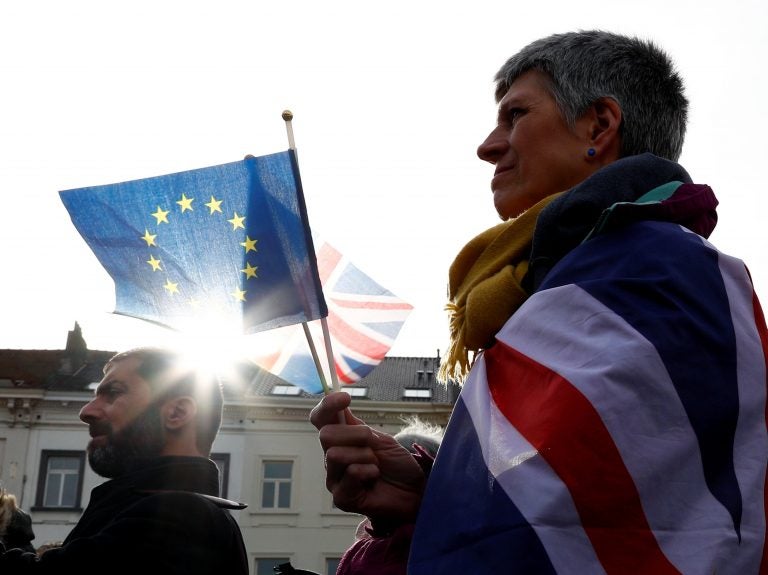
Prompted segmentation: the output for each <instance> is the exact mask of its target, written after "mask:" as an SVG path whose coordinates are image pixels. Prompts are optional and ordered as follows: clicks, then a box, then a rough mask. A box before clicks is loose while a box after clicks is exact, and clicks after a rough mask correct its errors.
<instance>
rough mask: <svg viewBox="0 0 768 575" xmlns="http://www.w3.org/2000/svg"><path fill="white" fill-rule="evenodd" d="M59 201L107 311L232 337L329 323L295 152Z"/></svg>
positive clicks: (70, 193) (80, 192)
mask: <svg viewBox="0 0 768 575" xmlns="http://www.w3.org/2000/svg"><path fill="white" fill-rule="evenodd" d="M60 196H61V199H62V201H63V202H64V205H65V206H66V208H67V211H68V212H69V215H70V217H71V218H72V222H73V223H74V224H75V227H76V228H77V230H78V231H79V232H80V234H81V235H82V236H83V238H84V239H85V241H86V242H87V243H88V245H89V246H90V247H91V249H92V250H93V252H94V254H96V257H97V258H98V259H99V261H100V262H101V264H102V265H103V266H104V267H105V268H106V270H107V272H108V273H109V275H110V276H112V279H113V280H114V281H115V291H116V296H117V297H116V305H115V313H118V314H123V315H127V316H132V317H136V318H140V319H144V320H147V321H151V322H156V323H159V324H162V325H165V326H168V327H171V328H174V329H180V330H184V329H188V328H190V327H200V326H203V325H208V323H209V321H214V322H215V323H216V325H217V326H220V327H226V328H227V329H228V330H229V331H230V332H235V331H236V332H237V333H253V332H257V331H263V330H268V329H273V328H277V327H282V326H286V325H292V324H296V323H301V322H305V321H310V320H313V319H318V318H321V317H325V316H326V315H327V314H328V310H327V307H326V303H325V299H324V297H323V292H322V287H321V285H320V279H319V276H318V272H317V261H316V258H315V250H314V247H313V245H312V236H311V233H310V229H309V223H308V220H307V212H306V206H305V204H304V196H303V192H302V188H301V181H300V179H299V177H298V168H297V164H296V157H295V155H294V152H293V151H290V150H289V151H286V152H281V153H277V154H271V155H267V156H261V157H257V158H254V157H251V156H249V157H248V158H246V159H245V160H243V161H240V162H232V163H229V164H223V165H221V166H213V167H209V168H203V169H198V170H191V171H187V172H180V173H176V174H170V175H166V176H159V177H155V178H146V179H141V180H135V181H130V182H123V183H119V184H111V185H106V186H96V187H90V188H81V189H76V190H67V191H63V192H60ZM203 320H205V321H203ZM196 324H197V325H196Z"/></svg>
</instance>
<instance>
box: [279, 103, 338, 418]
mask: <svg viewBox="0 0 768 575" xmlns="http://www.w3.org/2000/svg"><path fill="white" fill-rule="evenodd" d="M283 121H285V130H286V132H287V134H288V148H289V149H291V150H293V151H294V152H296V142H295V141H294V139H293V124H292V123H291V122H292V121H293V112H291V111H290V110H283ZM296 161H297V163H298V158H297V160H296ZM320 322H321V324H322V327H323V339H324V340H325V354H326V355H327V356H328V365H329V368H330V370H331V382H332V384H333V391H340V390H341V387H340V386H339V378H338V376H337V375H336V364H335V362H334V359H333V349H332V347H331V335H330V331H329V330H328V321H327V319H326V318H324V317H323V318H320ZM301 325H302V327H303V328H304V336H305V337H306V338H307V344H308V345H309V351H310V353H311V354H312V360H313V361H314V362H315V368H316V369H317V375H318V376H319V377H320V383H321V384H322V386H323V394H324V395H328V393H329V389H328V383H327V382H326V380H325V375H324V373H323V367H322V365H321V363H320V357H319V356H318V355H317V349H316V348H315V342H314V341H313V340H312V334H311V333H310V332H309V326H308V325H307V322H301ZM343 422H344V421H343V419H342V423H343Z"/></svg>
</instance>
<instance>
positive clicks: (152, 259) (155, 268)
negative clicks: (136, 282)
mask: <svg viewBox="0 0 768 575" xmlns="http://www.w3.org/2000/svg"><path fill="white" fill-rule="evenodd" d="M147 263H148V264H149V265H151V266H152V271H153V272H156V271H163V270H162V269H161V268H160V260H158V259H155V256H152V255H151V256H149V259H148V260H147Z"/></svg>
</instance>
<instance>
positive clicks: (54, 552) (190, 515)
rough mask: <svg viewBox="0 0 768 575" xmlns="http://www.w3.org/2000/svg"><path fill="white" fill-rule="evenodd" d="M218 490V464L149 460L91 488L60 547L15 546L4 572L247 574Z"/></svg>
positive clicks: (0, 561)
mask: <svg viewBox="0 0 768 575" xmlns="http://www.w3.org/2000/svg"><path fill="white" fill-rule="evenodd" d="M217 494H218V470H217V469H216V465H215V464H214V463H213V462H212V461H210V460H208V459H204V458H200V457H158V458H152V459H147V460H145V461H143V462H142V465H141V467H140V468H139V469H138V470H136V471H133V472H131V473H128V474H126V475H124V476H122V477H119V478H117V479H113V480H111V481H107V482H106V483H103V484H102V485H99V486H98V487H96V488H95V489H94V490H93V491H92V492H91V500H90V503H89V504H88V507H87V508H86V510H85V511H84V512H83V515H82V517H81V518H80V521H78V523H77V525H75V528H74V529H73V530H72V532H71V533H70V534H69V536H68V537H67V538H66V539H65V540H64V544H63V545H62V547H60V548H57V549H51V550H49V551H47V552H46V553H44V554H43V556H42V557H40V558H38V557H37V556H35V555H32V554H30V553H26V554H25V553H21V552H20V551H18V550H12V551H9V552H7V553H5V554H4V555H2V556H0V573H14V574H16V573H18V574H19V575H23V574H26V573H77V574H78V575H88V574H91V573H93V574H96V573H99V574H103V573H110V574H118V573H119V574H123V573H126V574H127V573H133V574H136V573H138V574H140V575H149V574H153V573H158V574H160V573H162V574H163V575H172V574H176V573H178V574H179V575H181V574H184V575H198V574H199V575H203V574H217V575H218V574H227V575H229V574H233V575H240V574H242V575H247V574H248V559H247V555H246V552H245V546H244V544H243V539H242V535H241V533H240V529H239V527H238V525H237V523H236V522H235V520H234V518H233V517H232V516H231V515H230V513H229V512H228V511H227V510H226V508H225V507H227V503H226V502H225V500H218V498H216V497H215V495H217ZM212 496H213V497H212Z"/></svg>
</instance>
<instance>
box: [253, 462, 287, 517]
mask: <svg viewBox="0 0 768 575" xmlns="http://www.w3.org/2000/svg"><path fill="white" fill-rule="evenodd" d="M263 463H264V468H263V474H262V477H263V481H262V487H261V507H262V508H264V509H290V507H291V475H292V474H293V461H264V462H263Z"/></svg>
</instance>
